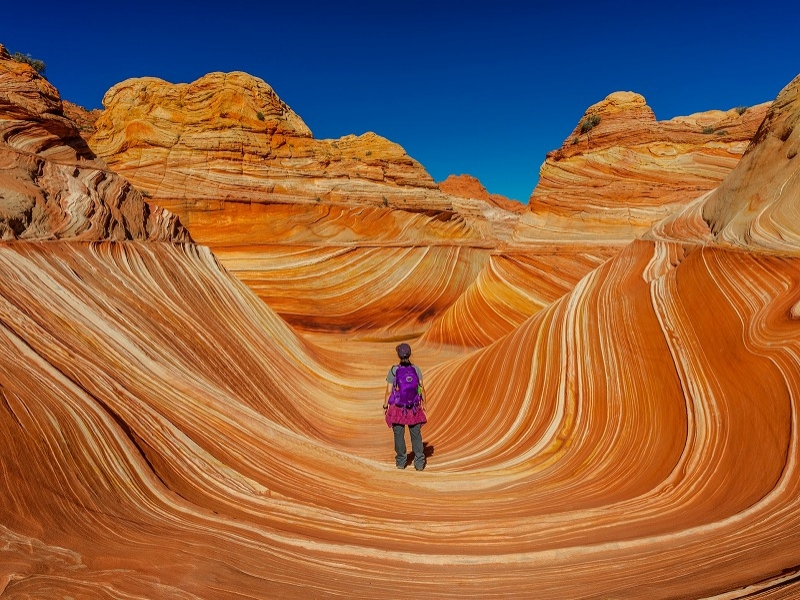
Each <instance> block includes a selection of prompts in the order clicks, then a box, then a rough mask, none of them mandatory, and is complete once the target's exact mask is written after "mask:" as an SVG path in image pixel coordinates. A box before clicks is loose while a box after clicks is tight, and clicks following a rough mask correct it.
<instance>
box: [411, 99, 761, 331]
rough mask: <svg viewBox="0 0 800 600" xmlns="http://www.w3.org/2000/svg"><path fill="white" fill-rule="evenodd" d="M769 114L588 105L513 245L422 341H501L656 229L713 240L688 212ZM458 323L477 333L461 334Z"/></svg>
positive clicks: (548, 166)
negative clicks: (669, 113)
mask: <svg viewBox="0 0 800 600" xmlns="http://www.w3.org/2000/svg"><path fill="white" fill-rule="evenodd" d="M768 107H769V104H768V103H767V104H762V105H759V106H755V107H751V108H749V109H747V110H746V111H744V112H743V113H741V114H740V110H734V109H732V110H729V111H708V112H704V113H697V114H694V115H690V116H688V117H675V118H674V119H671V120H669V121H657V120H656V118H655V115H654V114H653V111H652V110H651V109H650V107H649V106H647V104H646V103H645V100H644V98H643V97H642V96H640V95H639V94H634V93H632V92H616V93H614V94H611V95H610V96H608V98H606V99H605V100H603V101H602V102H599V103H597V104H595V105H593V106H591V107H589V109H588V110H587V111H586V113H585V115H584V118H583V119H582V120H581V121H580V122H579V123H578V125H577V126H576V127H575V130H574V131H573V133H572V135H570V137H569V138H567V140H566V141H565V142H564V145H563V146H562V147H561V148H560V149H559V150H556V151H554V152H551V153H549V154H548V156H547V160H546V161H545V163H544V165H543V166H542V169H541V173H540V181H539V184H538V185H537V186H536V189H535V190H534V192H533V195H532V196H531V199H530V203H529V208H528V210H527V211H526V212H525V213H524V214H523V216H522V218H521V219H520V221H519V223H518V224H517V225H516V228H515V231H514V234H513V236H512V239H511V241H510V243H509V244H508V246H506V247H503V248H500V249H498V250H497V251H496V253H495V254H494V256H493V257H492V260H491V262H490V263H489V264H487V266H486V267H485V269H484V271H483V272H482V273H481V274H480V276H479V277H478V278H477V280H476V281H475V282H474V283H473V285H472V286H470V288H469V290H468V291H467V293H466V294H464V295H463V296H461V297H460V298H459V299H458V300H457V301H456V302H455V303H454V304H453V306H452V307H450V308H449V309H448V311H447V313H445V314H443V315H442V316H441V318H440V319H438V320H435V321H434V322H433V323H432V325H431V328H430V330H429V332H428V333H427V334H426V336H425V339H426V340H429V341H431V342H433V341H436V342H437V343H442V344H455V345H461V344H464V345H468V346H482V345H486V344H488V343H490V342H492V341H494V340H496V339H498V338H500V337H502V336H503V335H506V334H507V333H509V332H510V331H512V330H513V329H514V328H515V327H517V326H519V325H520V324H521V323H522V322H523V321H524V320H525V319H527V318H528V317H530V316H531V315H533V314H534V313H535V312H537V311H538V310H540V309H541V308H542V306H544V305H546V304H548V303H550V302H552V301H553V300H555V299H556V298H557V297H558V296H559V295H560V294H562V293H564V292H566V291H568V290H569V289H570V288H571V287H572V286H573V285H574V284H575V283H577V281H578V280H579V279H580V278H581V277H583V276H584V275H586V273H588V272H589V271H590V270H591V269H592V268H594V267H596V266H597V265H598V264H599V263H600V262H602V261H604V260H606V259H608V258H610V257H611V256H613V254H614V253H616V252H617V251H619V250H621V249H622V248H623V247H625V245H627V244H628V243H629V242H630V241H631V240H632V239H634V238H635V237H637V236H640V235H644V234H647V232H648V230H649V229H650V228H651V227H652V226H653V225H654V224H656V223H659V222H661V223H660V224H659V225H658V227H660V228H662V229H664V228H667V229H670V231H672V233H671V234H669V233H666V231H662V233H661V234H648V235H650V236H651V237H654V238H657V239H673V237H671V236H672V235H677V234H678V232H679V231H680V232H681V233H680V235H683V236H689V237H690V238H691V241H695V242H703V241H708V240H709V239H710V236H709V234H708V228H707V226H706V225H705V223H704V222H703V220H702V215H701V214H700V209H699V208H697V207H695V208H691V206H693V205H694V204H693V203H694V201H695V199H696V198H697V197H698V196H700V195H702V194H703V192H708V191H709V190H711V189H712V188H714V187H715V186H716V185H718V184H719V183H720V181H722V179H723V177H725V176H726V175H727V173H728V172H729V171H730V170H731V169H733V168H734V166H735V165H736V164H737V162H738V160H739V158H740V157H741V155H742V153H743V152H744V150H745V148H746V147H747V144H748V143H749V141H750V139H751V138H752V136H753V135H754V133H755V131H756V128H757V127H758V126H759V124H760V123H761V121H762V119H763V117H764V115H765V113H766V110H767V108H768ZM704 130H705V131H704ZM710 130H713V131H712V132H710V133H709V132H708V131H710ZM719 134H722V135H719ZM684 239H688V238H685V237H684ZM553 282H558V285H556V286H553V285H552V284H553ZM458 322H469V323H473V324H475V325H474V326H473V327H472V328H470V329H467V330H461V329H459V328H458V327H456V323H458Z"/></svg>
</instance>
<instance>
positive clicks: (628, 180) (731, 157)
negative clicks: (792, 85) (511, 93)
mask: <svg viewBox="0 0 800 600" xmlns="http://www.w3.org/2000/svg"><path fill="white" fill-rule="evenodd" d="M768 106H769V104H768V103H765V104H760V105H757V106H753V107H750V108H749V109H747V110H746V111H744V112H743V113H742V114H739V111H737V110H735V109H731V110H729V111H708V112H704V113H697V114H694V115H690V116H688V117H675V118H674V119H671V120H668V121H656V118H655V115H654V114H653V111H652V110H651V109H650V107H649V106H647V104H646V103H645V100H644V98H643V97H642V96H640V95H639V94H634V93H632V92H616V93H614V94H611V95H610V96H608V98H606V99H605V100H603V101H602V102H599V103H597V104H595V105H593V106H591V107H589V109H587V111H586V113H585V115H584V118H583V119H581V121H580V122H579V123H578V125H577V126H576V128H575V129H574V130H573V132H572V134H571V135H570V136H569V137H568V138H567V140H565V142H564V144H563V146H562V147H561V148H560V149H558V150H555V151H554V152H551V153H549V154H548V155H547V160H546V161H545V163H544V164H543V165H542V168H541V170H540V179H539V184H538V185H537V186H536V189H535V190H534V192H533V195H532V196H531V198H530V202H529V212H528V213H527V214H526V215H525V216H524V217H523V220H522V223H523V224H524V225H525V226H520V227H519V230H518V232H517V236H516V237H517V238H518V239H519V240H520V241H526V240H530V239H532V240H542V239H552V240H566V239H580V240H584V241H587V240H589V239H596V238H602V239H604V240H605V241H610V240H612V239H613V240H619V241H626V240H630V239H633V238H634V237H636V236H637V235H641V234H643V233H645V232H646V231H647V230H648V229H649V228H650V226H652V225H653V224H654V223H656V222H658V221H660V220H661V219H663V218H666V217H668V216H669V215H670V214H672V213H674V212H675V211H677V210H679V209H680V208H681V207H682V206H684V205H685V204H687V203H688V202H690V201H692V200H694V199H695V198H697V197H698V196H700V195H701V194H702V193H703V192H707V191H709V190H711V189H713V188H714V187H716V186H717V185H719V183H720V182H721V181H722V179H723V178H724V177H725V176H726V175H727V174H728V173H729V172H730V171H731V169H733V167H734V166H735V165H736V163H737V162H738V161H739V159H740V158H741V156H742V154H743V153H744V150H745V148H746V147H747V145H748V144H749V142H750V140H751V139H752V137H753V135H754V134H755V131H756V128H757V127H758V126H759V125H760V124H761V121H762V120H763V118H764V115H765V114H766V111H767V108H768Z"/></svg>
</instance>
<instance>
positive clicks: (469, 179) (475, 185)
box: [439, 175, 525, 213]
mask: <svg viewBox="0 0 800 600" xmlns="http://www.w3.org/2000/svg"><path fill="white" fill-rule="evenodd" d="M439 189H440V190H442V191H443V192H444V193H445V194H450V195H451V196H458V197H459V198H474V199H475V200H483V201H484V202H488V203H489V204H491V205H493V206H496V207H497V208H502V209H503V210H507V211H510V212H513V213H523V212H525V205H524V204H522V203H520V202H517V201H516V200H509V199H508V198H506V197H505V196H501V195H500V194H490V193H489V192H488V190H487V189H486V188H485V187H483V184H482V183H481V182H480V181H479V180H478V178H477V177H473V176H472V175H450V176H448V178H447V179H445V180H444V181H442V182H441V183H440V184H439Z"/></svg>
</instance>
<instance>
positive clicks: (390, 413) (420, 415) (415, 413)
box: [386, 404, 428, 427]
mask: <svg viewBox="0 0 800 600" xmlns="http://www.w3.org/2000/svg"><path fill="white" fill-rule="evenodd" d="M427 422H428V418H427V417H426V416H425V411H424V410H422V407H417V408H400V407H399V406H397V405H395V404H390V405H389V408H388V409H387V410H386V424H387V425H388V426H389V427H391V426H392V425H417V424H419V423H427Z"/></svg>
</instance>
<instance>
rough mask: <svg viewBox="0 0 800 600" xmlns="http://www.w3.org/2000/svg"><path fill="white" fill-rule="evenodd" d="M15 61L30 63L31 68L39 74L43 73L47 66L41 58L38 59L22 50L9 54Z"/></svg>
mask: <svg viewBox="0 0 800 600" xmlns="http://www.w3.org/2000/svg"><path fill="white" fill-rule="evenodd" d="M11 58H13V59H14V60H15V61H17V62H20V63H25V64H26V65H30V66H32V67H33V69H34V70H35V71H36V72H37V73H39V75H44V71H45V69H46V68H47V67H46V66H45V64H44V61H43V60H39V59H38V58H33V57H32V56H31V55H30V54H23V53H22V52H14V54H12V55H11Z"/></svg>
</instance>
